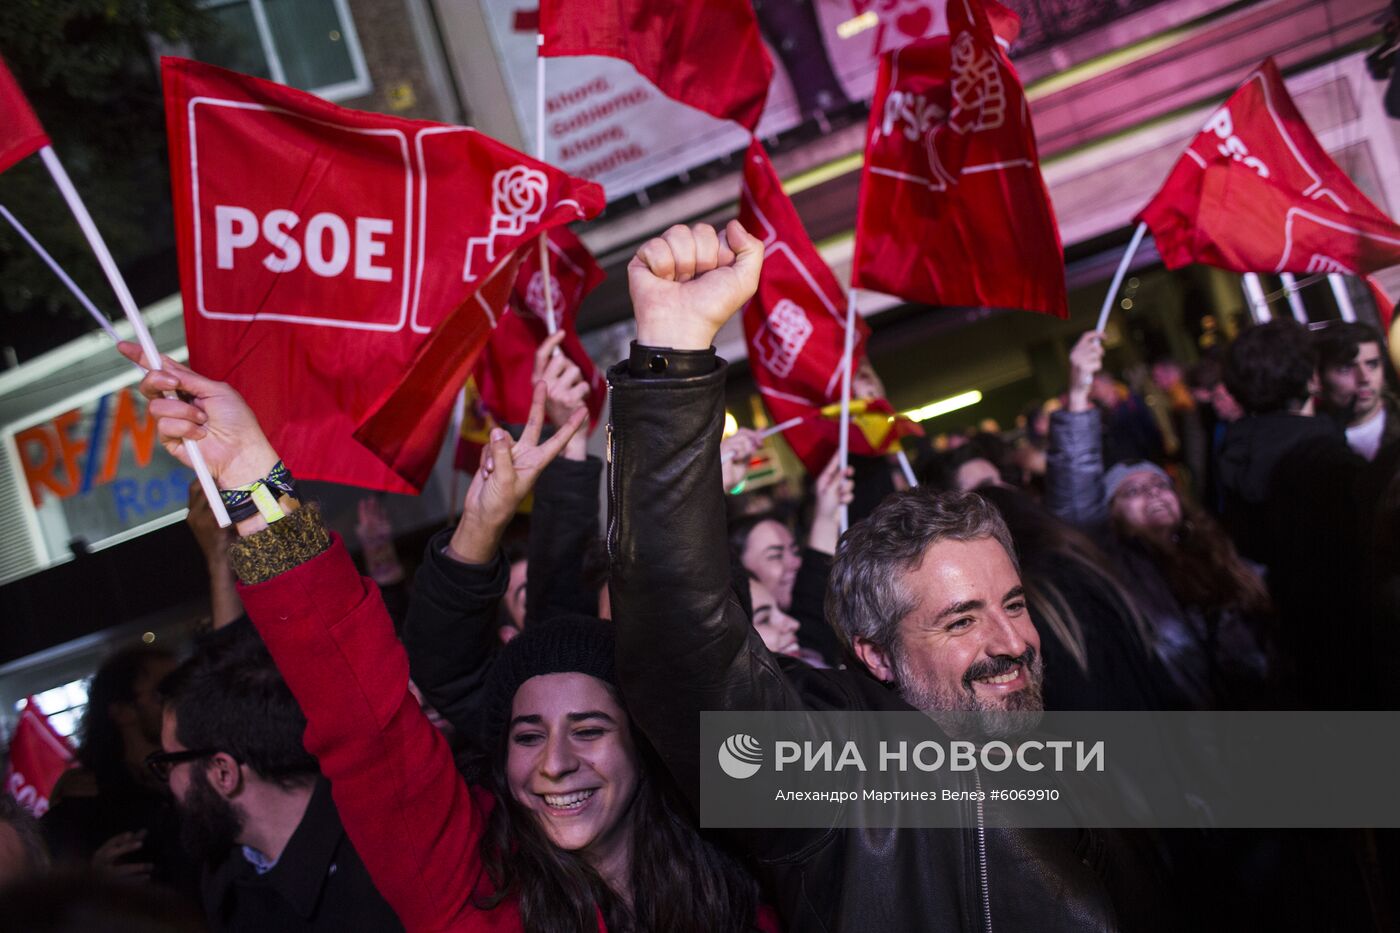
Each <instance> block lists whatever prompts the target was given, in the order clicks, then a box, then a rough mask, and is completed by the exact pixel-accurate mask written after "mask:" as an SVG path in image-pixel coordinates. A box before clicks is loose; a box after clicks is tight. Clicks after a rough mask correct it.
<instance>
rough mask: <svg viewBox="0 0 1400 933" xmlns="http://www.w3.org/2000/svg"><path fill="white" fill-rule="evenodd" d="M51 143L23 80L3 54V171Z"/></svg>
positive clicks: (0, 148) (0, 106)
mask: <svg viewBox="0 0 1400 933" xmlns="http://www.w3.org/2000/svg"><path fill="white" fill-rule="evenodd" d="M48 144H49V137H48V134H47V133H45V132H44V127H43V126H42V125H41V124H40V123H39V118H38V117H36V116H35V115H34V110H33V108H32V107H30V106H29V101H28V99H26V98H25V96H24V92H23V91H22V90H20V87H19V82H17V81H15V76H14V75H12V74H10V69H9V66H7V65H6V64H5V60H4V59H3V58H0V172H3V171H6V170H7V169H9V168H10V167H11V166H13V165H14V164H15V163H16V162H18V161H19V160H20V159H23V158H24V157H25V156H27V155H30V154H32V153H35V152H38V151H39V150H40V149H42V148H44V147H45V146H47V145H48Z"/></svg>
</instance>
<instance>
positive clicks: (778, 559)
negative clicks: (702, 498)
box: [721, 454, 855, 665]
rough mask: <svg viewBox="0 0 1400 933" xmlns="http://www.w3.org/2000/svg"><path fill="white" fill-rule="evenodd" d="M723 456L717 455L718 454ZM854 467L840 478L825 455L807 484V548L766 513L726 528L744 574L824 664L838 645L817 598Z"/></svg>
mask: <svg viewBox="0 0 1400 933" xmlns="http://www.w3.org/2000/svg"><path fill="white" fill-rule="evenodd" d="M722 456H723V454H721V457H722ZM854 473H855V468H854V467H847V468H846V478H845V479H842V478H841V477H840V463H839V461H838V460H837V458H836V457H832V458H831V462H830V463H828V464H827V465H826V467H825V469H823V470H822V472H821V475H819V476H818V477H817V478H816V482H815V484H814V485H813V502H812V522H811V527H810V528H809V529H808V531H807V546H806V547H805V548H800V547H799V546H798V544H797V539H796V538H795V537H794V536H793V534H792V532H791V531H790V530H789V529H788V526H787V525H786V524H785V523H784V522H782V521H781V520H779V519H778V518H777V517H776V516H774V515H772V514H758V515H747V516H743V517H741V518H739V519H736V520H735V521H733V522H732V523H731V524H730V527H729V547H730V551H731V553H732V554H733V556H734V557H735V558H736V559H737V560H738V561H739V562H740V563H741V564H742V565H743V568H744V570H746V571H747V572H748V575H749V576H751V577H753V579H755V580H757V581H758V582H759V583H760V584H761V585H762V586H763V588H764V589H765V590H766V591H767V592H768V593H769V594H771V595H772V597H773V599H774V601H775V603H776V605H777V607H778V608H779V609H781V610H783V612H785V613H786V614H788V616H790V617H791V618H793V619H794V620H795V621H797V622H798V624H799V629H798V639H799V642H800V645H801V647H802V648H803V649H805V650H807V651H809V652H815V654H816V655H817V656H818V657H820V658H821V659H822V660H823V661H824V663H825V664H828V665H829V664H834V663H837V662H839V661H840V660H841V659H842V657H843V655H842V648H841V643H840V641H839V640H838V639H837V637H836V634H835V633H834V632H833V631H832V630H831V626H830V625H828V624H827V621H826V616H825V613H824V610H823V607H822V602H823V600H824V599H825V595H826V581H827V577H828V576H829V575H830V573H831V556H832V554H834V553H835V552H836V540H837V536H838V527H839V526H838V516H839V513H840V509H841V506H842V505H848V504H849V503H850V502H851V501H852V499H853V497H854V494H855V493H854V485H855V481H854V479H853V477H854Z"/></svg>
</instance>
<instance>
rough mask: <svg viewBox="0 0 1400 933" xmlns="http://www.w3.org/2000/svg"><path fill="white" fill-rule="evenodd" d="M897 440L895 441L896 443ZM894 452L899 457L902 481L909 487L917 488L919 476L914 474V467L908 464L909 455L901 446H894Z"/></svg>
mask: <svg viewBox="0 0 1400 933" xmlns="http://www.w3.org/2000/svg"><path fill="white" fill-rule="evenodd" d="M898 443H899V441H895V444H898ZM894 454H895V456H896V457H898V458H899V469H900V470H901V471H903V473H904V481H905V482H906V483H908V484H909V488H910V489H918V488H919V478H918V477H917V476H915V475H914V468H913V467H912V466H910V465H909V455H908V454H906V453H905V452H904V448H903V447H898V446H896V447H895V449H894Z"/></svg>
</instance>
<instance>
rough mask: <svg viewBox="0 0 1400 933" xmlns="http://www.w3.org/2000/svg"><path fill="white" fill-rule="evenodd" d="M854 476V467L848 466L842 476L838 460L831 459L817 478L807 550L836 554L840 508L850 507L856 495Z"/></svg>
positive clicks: (839, 534)
mask: <svg viewBox="0 0 1400 933" xmlns="http://www.w3.org/2000/svg"><path fill="white" fill-rule="evenodd" d="M855 472H856V471H855V467H851V466H848V467H846V472H845V475H844V476H843V475H842V473H841V459H840V457H838V456H833V457H832V458H831V462H830V463H828V464H827V465H826V467H825V468H823V469H822V472H821V475H820V476H818V477H817V488H816V493H817V497H816V503H815V505H814V507H813V509H812V529H811V531H809V532H808V533H807V546H808V547H809V548H811V549H812V550H814V551H820V552H822V553H823V554H835V553H836V543H837V541H838V540H839V539H840V537H841V525H840V518H839V513H840V510H841V506H843V505H850V504H851V500H852V499H854V498H855V495H856V481H855Z"/></svg>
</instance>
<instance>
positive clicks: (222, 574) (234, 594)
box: [185, 480, 243, 629]
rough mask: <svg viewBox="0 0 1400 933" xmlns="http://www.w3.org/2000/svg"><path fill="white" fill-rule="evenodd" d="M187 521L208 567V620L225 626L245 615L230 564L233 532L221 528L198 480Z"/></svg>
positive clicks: (219, 625)
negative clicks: (229, 548)
mask: <svg viewBox="0 0 1400 933" xmlns="http://www.w3.org/2000/svg"><path fill="white" fill-rule="evenodd" d="M185 524H186V525H187V526H189V529H190V533H191V534H193V535H194V540H195V543H196V544H198V545H199V551H200V553H201V554H203V555H204V562H205V565H206V566H207V567H208V568H209V623H210V625H212V626H213V627H214V628H216V629H217V628H223V627H224V626H225V625H228V624H229V623H231V622H234V621H236V620H238V619H241V618H242V617H243V603H241V602H239V600H238V581H237V580H235V579H234V578H233V571H232V570H231V569H230V568H229V565H228V546H229V542H230V541H232V540H233V531H232V530H231V529H228V528H220V527H219V522H218V520H217V519H215V518H214V510H213V509H211V508H209V499H208V498H207V497H206V496H205V495H204V490H202V489H201V488H200V486H199V481H198V480H195V481H194V482H192V483H190V500H189V511H187V512H186V513H185Z"/></svg>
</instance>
